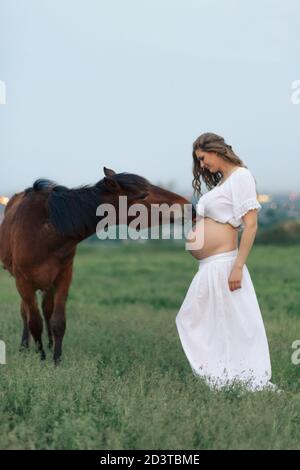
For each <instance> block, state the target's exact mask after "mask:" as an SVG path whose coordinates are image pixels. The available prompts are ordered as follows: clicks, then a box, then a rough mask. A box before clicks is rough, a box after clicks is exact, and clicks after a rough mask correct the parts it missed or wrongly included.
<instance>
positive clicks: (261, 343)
mask: <svg viewBox="0 0 300 470" xmlns="http://www.w3.org/2000/svg"><path fill="white" fill-rule="evenodd" d="M237 253H238V249H235V250H232V251H227V252H223V253H218V254H216V255H212V256H208V257H207V258H204V259H202V260H200V261H199V270H198V272H197V273H196V274H195V276H194V278H193V280H192V282H191V284H190V287H189V289H188V291H187V293H186V296H185V298H184V301H183V304H182V306H181V308H180V310H179V312H178V314H177V316H176V320H175V321H176V326H177V330H178V334H179V338H180V341H181V344H182V347H183V350H184V352H185V354H186V356H187V359H188V361H189V363H190V365H191V368H192V371H193V373H194V374H195V375H196V376H200V377H202V378H203V379H204V380H205V381H206V383H207V384H208V385H209V386H210V387H212V388H217V389H220V388H222V387H224V386H228V385H232V384H234V383H240V384H241V383H242V384H243V385H244V386H246V388H247V389H249V390H252V391H255V390H260V389H264V388H266V387H267V388H269V389H271V390H272V389H274V388H275V389H276V388H277V387H276V385H274V384H272V383H271V382H269V380H270V378H271V362H270V353H269V346H268V340H267V337H266V332H265V327H264V323H263V320H262V316H261V312H260V308H259V304H258V301H257V297H256V293H255V290H254V287H253V284H252V280H251V277H250V274H249V271H248V268H247V266H246V265H244V266H243V277H242V282H241V286H242V287H241V288H239V289H236V290H234V291H231V290H230V289H229V283H228V279H229V276H230V272H231V269H232V267H233V264H234V261H235V258H236V256H237Z"/></svg>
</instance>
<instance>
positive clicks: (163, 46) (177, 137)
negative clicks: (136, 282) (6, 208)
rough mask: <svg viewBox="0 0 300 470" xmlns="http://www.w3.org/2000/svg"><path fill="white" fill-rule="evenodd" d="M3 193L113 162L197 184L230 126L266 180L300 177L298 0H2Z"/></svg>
mask: <svg viewBox="0 0 300 470" xmlns="http://www.w3.org/2000/svg"><path fill="white" fill-rule="evenodd" d="M0 5H1V10H0V80H2V81H4V82H5V83H6V90H7V96H6V104H5V105H0V132H1V134H0V158H1V161H0V194H10V193H11V192H14V191H19V190H22V189H23V188H24V187H27V186H29V185H31V184H32V182H33V181H34V180H35V179H36V178H38V177H49V178H50V179H54V180H56V181H58V182H59V183H61V184H65V185H67V186H77V185H80V184H87V183H94V182H96V181H98V180H99V179H100V178H102V176H103V171H102V168H103V166H104V165H105V166H107V167H109V168H113V169H114V170H115V171H117V172H123V171H127V172H132V173H137V174H140V175H142V176H145V177H146V178H148V179H150V181H152V182H153V183H161V184H165V185H168V184H170V183H171V182H173V184H176V188H177V189H178V190H180V191H184V192H186V191H190V190H191V182H192V155H191V151H192V142H193V141H194V140H195V139H196V138H197V137H198V136H199V135H200V134H202V133H203V132H215V133H217V134H221V135H223V136H224V137H225V139H226V140H227V142H228V143H229V144H231V145H232V147H233V149H234V150H235V152H236V153H237V154H238V155H240V157H241V158H242V160H243V161H244V162H245V164H246V165H247V166H248V168H249V169H250V170H251V171H252V172H253V174H254V176H255V178H256V181H257V185H258V191H259V192H261V193H263V192H269V191H298V190H300V188H299V169H300V164H299V161H300V137H299V124H300V104H298V105H297V104H292V101H291V95H292V92H293V91H292V83H293V81H294V80H300V61H299V58H300V1H299V0H285V1H282V0H280V1H279V0H278V1H277V0H252V1H248V2H246V1H242V0H181V1H179V0H148V1H143V0H126V1H124V0H106V1H104V0H26V1H22V0H0Z"/></svg>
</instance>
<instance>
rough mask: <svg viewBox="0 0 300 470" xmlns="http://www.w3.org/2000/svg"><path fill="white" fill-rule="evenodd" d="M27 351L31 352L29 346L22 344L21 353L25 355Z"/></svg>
mask: <svg viewBox="0 0 300 470" xmlns="http://www.w3.org/2000/svg"><path fill="white" fill-rule="evenodd" d="M27 351H29V344H26V343H21V344H20V347H19V352H20V353H24V352H27Z"/></svg>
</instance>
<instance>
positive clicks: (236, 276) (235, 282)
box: [228, 266, 243, 291]
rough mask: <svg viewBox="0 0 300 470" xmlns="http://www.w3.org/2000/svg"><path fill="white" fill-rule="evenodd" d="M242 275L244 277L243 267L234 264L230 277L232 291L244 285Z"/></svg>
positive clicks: (229, 282)
mask: <svg viewBox="0 0 300 470" xmlns="http://www.w3.org/2000/svg"><path fill="white" fill-rule="evenodd" d="M242 277H243V270H242V268H238V267H237V266H234V267H233V268H232V271H231V273H230V276H229V279H228V284H229V289H230V290H231V291H234V290H236V289H240V288H241V287H242Z"/></svg>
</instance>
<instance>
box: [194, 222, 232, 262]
mask: <svg viewBox="0 0 300 470" xmlns="http://www.w3.org/2000/svg"><path fill="white" fill-rule="evenodd" d="M187 241H188V242H189V245H188V247H187V248H188V251H189V252H190V253H191V255H192V256H194V257H195V258H196V259H199V260H201V259H203V258H206V257H207V256H211V255H215V254H217V253H223V252H224V251H232V250H235V249H236V248H237V247H238V229H237V228H234V227H232V225H230V224H222V223H220V222H216V221H215V220H213V219H210V218H209V217H204V218H202V219H201V220H199V221H198V223H197V225H196V226H195V227H194V228H193V229H191V231H190V232H189V234H188V236H187Z"/></svg>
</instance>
